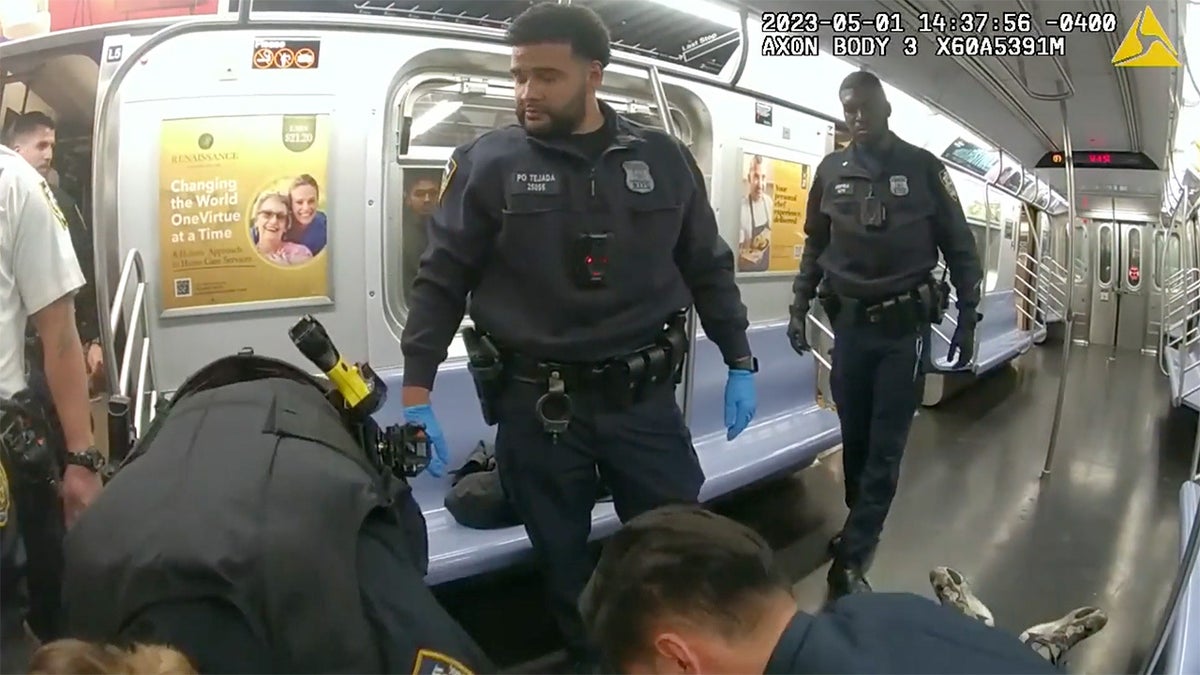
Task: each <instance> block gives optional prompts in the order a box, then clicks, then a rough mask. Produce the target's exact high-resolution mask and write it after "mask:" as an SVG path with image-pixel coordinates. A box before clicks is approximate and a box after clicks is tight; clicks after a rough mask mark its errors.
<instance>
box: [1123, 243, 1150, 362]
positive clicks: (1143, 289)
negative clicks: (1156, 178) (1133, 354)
mask: <svg viewBox="0 0 1200 675" xmlns="http://www.w3.org/2000/svg"><path fill="white" fill-rule="evenodd" d="M1113 231H1114V232H1115V233H1116V234H1117V235H1118V236H1119V240H1118V242H1117V262H1118V267H1117V270H1116V272H1117V274H1116V277H1115V279H1114V282H1115V283H1116V286H1115V288H1116V295H1117V334H1116V340H1117V347H1118V348H1121V349H1131V350H1136V351H1139V352H1140V351H1142V350H1143V349H1144V348H1145V346H1146V339H1147V334H1148V333H1149V326H1148V323H1149V322H1148V319H1149V314H1150V292H1149V290H1148V289H1149V287H1150V283H1149V282H1147V280H1146V273H1147V272H1148V271H1149V270H1147V269H1146V265H1147V264H1148V263H1149V259H1150V258H1151V257H1153V256H1151V255H1148V245H1149V243H1150V242H1149V234H1150V229H1149V228H1148V227H1147V226H1145V225H1138V224H1130V223H1119V224H1117V225H1115V226H1114V228H1113Z"/></svg>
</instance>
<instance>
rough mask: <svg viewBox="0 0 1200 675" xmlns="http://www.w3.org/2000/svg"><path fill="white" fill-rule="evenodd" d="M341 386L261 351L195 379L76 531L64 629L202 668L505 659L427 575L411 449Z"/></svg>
mask: <svg viewBox="0 0 1200 675" xmlns="http://www.w3.org/2000/svg"><path fill="white" fill-rule="evenodd" d="M343 400H344V399H342V398H338V397H337V396H335V395H334V394H333V392H331V391H330V388H329V385H328V383H327V382H322V381H319V380H316V379H315V378H312V377H310V376H309V375H307V374H305V373H304V372H303V371H301V370H299V369H298V368H296V367H295V366H292V365H290V364H287V363H284V362H281V361H277V360H274V359H270V358H267V357H262V356H257V355H253V354H238V355H234V356H229V357H225V358H222V359H218V360H216V361H214V362H212V363H210V364H209V365H207V366H205V367H204V368H202V369H201V370H199V371H197V372H196V373H195V374H193V375H192V377H190V378H188V379H187V380H185V381H184V382H183V383H182V384H181V385H180V386H179V387H178V388H177V389H176V391H175V393H174V395H173V396H172V399H171V402H170V405H169V407H167V408H165V409H161V410H159V411H158V413H157V414H156V417H155V419H154V424H153V425H152V427H151V428H150V429H149V430H148V431H147V433H145V434H144V435H143V436H142V438H141V439H140V440H139V444H138V447H137V448H136V449H135V451H134V453H132V454H131V455H130V456H129V458H127V459H126V460H125V461H124V462H122V464H121V468H120V471H119V472H118V473H117V474H116V475H115V476H114V477H113V478H112V480H111V482H110V483H109V484H108V486H107V487H106V488H105V489H104V494H102V495H101V496H100V498H99V499H97V500H96V503H95V504H94V505H92V507H91V508H89V509H88V511H87V512H86V513H84V514H83V517H82V518H80V520H79V521H78V522H77V523H76V524H75V526H74V527H72V528H71V530H70V532H69V533H68V535H67V537H66V546H65V552H66V555H65V560H66V574H65V581H64V584H63V614H64V627H65V629H66V630H67V631H68V633H67V634H68V635H70V636H71V637H76V638H80V639H84V640H95V641H98V642H107V643H115V644H128V643H143V644H163V645H169V646H171V647H174V648H176V649H178V650H180V651H181V652H183V653H184V654H186V655H187V656H188V657H189V658H190V659H191V660H192V661H193V662H194V663H195V664H196V666H197V667H198V669H199V672H202V673H295V672H312V673H322V672H324V673H333V672H336V673H351V672H353V673H434V672H442V673H458V674H459V675H470V673H480V672H495V671H494V666H493V665H492V664H491V663H490V661H489V660H488V659H487V657H486V655H484V654H483V653H482V651H481V650H480V649H479V647H478V646H477V645H476V644H475V642H474V641H473V640H472V639H471V638H470V636H469V635H467V633H466V631H464V630H463V628H462V627H461V626H459V625H458V623H457V622H455V621H454V619H453V618H452V617H451V616H450V615H449V614H448V613H447V612H446V611H445V609H443V608H442V607H441V606H440V605H439V604H438V602H437V600H436V598H434V596H433V593H432V592H431V591H430V590H429V588H428V587H427V586H426V585H425V580H424V577H425V574H426V572H427V571H428V557H427V549H426V541H425V521H424V518H423V517H422V515H421V509H420V507H419V506H418V505H417V503H416V501H415V500H414V499H413V497H412V491H411V489H410V488H409V486H408V485H407V482H406V480H403V477H406V476H409V475H411V473H409V472H407V471H404V470H403V468H404V462H403V461H401V462H399V463H398V462H396V461H395V458H396V457H397V455H396V454H395V451H397V450H400V448H399V447H396V446H392V447H391V448H390V449H389V450H387V451H385V452H381V450H382V448H380V447H379V435H378V433H377V432H378V429H377V427H375V426H374V425H373V424H370V423H369V422H368V423H364V422H362V421H361V418H360V417H356V416H354V415H353V414H347V413H346V412H345V407H344V406H341V405H340V402H341V401H343ZM218 410H219V411H221V414H219V415H218V414H214V413H215V411H218ZM264 420H266V425H267V426H266V427H264V426H263V425H264ZM385 447H386V445H385ZM398 465H399V467H400V471H399V473H398V472H397V466H398ZM151 513H152V514H153V517H147V514H151Z"/></svg>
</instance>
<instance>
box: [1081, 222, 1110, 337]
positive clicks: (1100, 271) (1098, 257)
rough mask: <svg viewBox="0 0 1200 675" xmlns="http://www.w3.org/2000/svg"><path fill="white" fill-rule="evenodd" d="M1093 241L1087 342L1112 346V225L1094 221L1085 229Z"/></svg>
mask: <svg viewBox="0 0 1200 675" xmlns="http://www.w3.org/2000/svg"><path fill="white" fill-rule="evenodd" d="M1087 229H1088V230H1089V234H1090V235H1091V238H1092V239H1094V240H1095V241H1096V246H1095V247H1094V249H1095V254H1094V255H1092V256H1089V257H1090V258H1091V262H1092V265H1091V267H1092V273H1091V278H1092V285H1091V295H1092V303H1091V316H1090V321H1089V323H1088V342H1090V343H1092V344H1096V345H1112V344H1113V342H1114V340H1115V338H1116V329H1117V293H1116V290H1117V284H1116V274H1117V233H1116V231H1115V226H1114V225H1113V223H1100V222H1095V221H1093V222H1092V224H1091V227H1089V228H1087Z"/></svg>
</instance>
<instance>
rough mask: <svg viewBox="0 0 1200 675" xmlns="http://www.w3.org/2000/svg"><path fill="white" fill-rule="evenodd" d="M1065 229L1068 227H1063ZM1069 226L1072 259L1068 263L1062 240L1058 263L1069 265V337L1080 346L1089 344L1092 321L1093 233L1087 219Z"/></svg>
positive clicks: (1064, 244) (1064, 243)
mask: <svg viewBox="0 0 1200 675" xmlns="http://www.w3.org/2000/svg"><path fill="white" fill-rule="evenodd" d="M1063 227H1064V228H1065V227H1067V225H1063ZM1070 227H1072V228H1073V229H1072V233H1071V237H1072V241H1071V249H1072V250H1071V252H1070V253H1071V256H1070V257H1072V258H1073V259H1072V260H1067V258H1068V255H1067V246H1066V244H1067V242H1066V241H1065V238H1064V241H1063V254H1062V258H1061V260H1062V261H1063V262H1064V264H1066V265H1068V266H1069V268H1070V270H1071V283H1072V284H1073V285H1074V288H1072V289H1071V307H1070V308H1069V311H1070V313H1071V335H1070V338H1071V340H1072V341H1074V342H1076V343H1080V344H1085V345H1086V344H1088V341H1089V339H1090V337H1091V336H1090V334H1089V332H1090V331H1089V328H1090V327H1091V321H1092V287H1093V285H1094V282H1093V277H1092V268H1093V267H1095V265H1093V264H1092V256H1091V247H1092V232H1091V225H1090V223H1088V221H1087V220H1086V219H1077V220H1076V221H1075V223H1074V224H1073V225H1071V226H1070Z"/></svg>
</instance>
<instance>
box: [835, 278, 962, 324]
mask: <svg viewBox="0 0 1200 675" xmlns="http://www.w3.org/2000/svg"><path fill="white" fill-rule="evenodd" d="M835 298H836V301H837V302H838V303H839V304H840V305H841V306H840V307H839V308H838V309H839V310H840V311H844V312H848V313H849V315H850V316H852V317H854V318H855V319H860V320H864V321H866V322H867V323H870V324H880V323H884V322H888V321H895V320H909V319H912V320H916V321H918V322H924V321H930V322H931V323H938V321H940V317H936V318H935V317H934V316H933V314H934V313H939V314H940V309H941V305H942V304H943V303H942V298H941V293H940V291H939V287H938V285H937V283H936V282H935V281H933V280H932V279H930V280H929V281H927V282H925V283H922V284H921V285H920V286H918V287H916V288H914V289H913V290H911V291H908V292H906V293H900V294H899V295H895V296H892V297H890V298H886V299H884V300H859V299H855V298H847V297H842V296H835Z"/></svg>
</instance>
